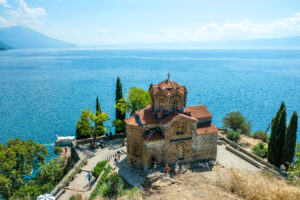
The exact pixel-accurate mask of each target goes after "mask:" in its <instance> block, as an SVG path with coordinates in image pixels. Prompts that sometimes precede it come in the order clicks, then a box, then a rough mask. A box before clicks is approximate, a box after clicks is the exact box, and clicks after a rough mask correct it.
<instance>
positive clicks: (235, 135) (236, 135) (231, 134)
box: [226, 130, 241, 142]
mask: <svg viewBox="0 0 300 200" xmlns="http://www.w3.org/2000/svg"><path fill="white" fill-rule="evenodd" d="M226 138H227V139H228V140H231V141H233V142H238V141H239V140H240V138H241V134H240V130H237V131H233V130H230V131H228V132H227V134H226Z"/></svg>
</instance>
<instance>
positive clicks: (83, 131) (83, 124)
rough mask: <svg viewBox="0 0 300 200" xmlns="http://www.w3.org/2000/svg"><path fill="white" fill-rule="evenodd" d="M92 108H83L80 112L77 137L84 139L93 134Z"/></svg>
mask: <svg viewBox="0 0 300 200" xmlns="http://www.w3.org/2000/svg"><path fill="white" fill-rule="evenodd" d="M90 113H91V112H90V109H88V110H82V111H81V114H80V119H79V120H78V122H77V124H76V138H77V139H84V138H89V137H91V136H92V134H93V126H92V125H91V121H90Z"/></svg>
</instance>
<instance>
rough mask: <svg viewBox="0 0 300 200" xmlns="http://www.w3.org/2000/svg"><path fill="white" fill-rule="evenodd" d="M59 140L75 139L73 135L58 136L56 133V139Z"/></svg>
mask: <svg viewBox="0 0 300 200" xmlns="http://www.w3.org/2000/svg"><path fill="white" fill-rule="evenodd" d="M60 140H70V141H72V140H75V136H65V137H59V136H58V135H57V141H60Z"/></svg>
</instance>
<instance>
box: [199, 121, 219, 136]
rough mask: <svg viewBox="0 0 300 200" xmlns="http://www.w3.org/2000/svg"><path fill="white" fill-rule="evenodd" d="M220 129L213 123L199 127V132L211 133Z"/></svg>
mask: <svg viewBox="0 0 300 200" xmlns="http://www.w3.org/2000/svg"><path fill="white" fill-rule="evenodd" d="M218 131H219V130H218V128H217V127H215V125H213V124H212V123H211V124H210V125H208V126H201V127H198V128H197V134H198V135H201V134H209V133H217V132H218Z"/></svg>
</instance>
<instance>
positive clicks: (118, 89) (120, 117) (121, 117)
mask: <svg viewBox="0 0 300 200" xmlns="http://www.w3.org/2000/svg"><path fill="white" fill-rule="evenodd" d="M122 98H123V91H122V84H121V80H120V77H118V78H117V87H116V104H117V103H118V101H119V100H120V99H122ZM124 119H125V113H122V112H121V111H119V110H118V109H117V108H116V121H117V120H122V121H123V120H124ZM123 131H124V130H119V131H117V127H116V133H121V132H123Z"/></svg>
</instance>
